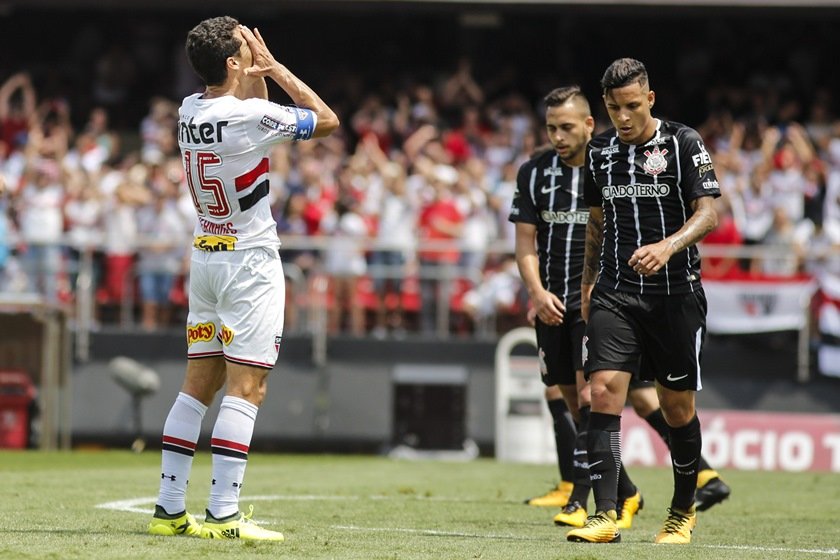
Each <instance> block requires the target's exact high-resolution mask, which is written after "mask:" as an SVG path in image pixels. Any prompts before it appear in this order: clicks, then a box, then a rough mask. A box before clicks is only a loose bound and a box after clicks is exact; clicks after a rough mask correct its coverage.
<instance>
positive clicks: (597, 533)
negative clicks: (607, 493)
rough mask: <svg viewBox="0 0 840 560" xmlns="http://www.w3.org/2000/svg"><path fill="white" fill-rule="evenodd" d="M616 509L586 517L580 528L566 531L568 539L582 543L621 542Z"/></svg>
mask: <svg viewBox="0 0 840 560" xmlns="http://www.w3.org/2000/svg"><path fill="white" fill-rule="evenodd" d="M615 520H616V516H615V511H614V510H610V511H599V512H596V513H595V515H590V516H589V517H588V518H587V519H586V524H585V525H584V526H583V527H581V528H580V529H572V530H571V531H569V532H568V533H566V540H568V541H572V542H580V543H617V542H621V533H619V532H618V526H616V524H615Z"/></svg>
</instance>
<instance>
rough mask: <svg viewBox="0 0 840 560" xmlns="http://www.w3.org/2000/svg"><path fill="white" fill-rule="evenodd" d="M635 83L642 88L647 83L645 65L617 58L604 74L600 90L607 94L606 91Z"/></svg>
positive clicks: (631, 59)
mask: <svg viewBox="0 0 840 560" xmlns="http://www.w3.org/2000/svg"><path fill="white" fill-rule="evenodd" d="M635 82H639V85H642V86H644V85H645V84H647V83H648V73H647V69H646V68H645V65H644V64H642V63H641V62H639V61H638V60H636V59H635V58H619V59H618V60H616V61H614V62H613V63H612V64H610V66H609V68H607V70H606V72H604V76H603V77H602V78H601V88H602V89H603V90H604V93H607V91H608V90H611V89H615V88H621V87H624V86H629V85H630V84H632V83H635Z"/></svg>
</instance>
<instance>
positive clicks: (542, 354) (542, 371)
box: [537, 348, 548, 377]
mask: <svg viewBox="0 0 840 560" xmlns="http://www.w3.org/2000/svg"><path fill="white" fill-rule="evenodd" d="M537 360H538V361H539V363H540V375H542V376H543V377H545V376H546V375H548V366H547V365H546V363H545V352H544V351H543V349H542V348H540V351H539V352H538V353H537Z"/></svg>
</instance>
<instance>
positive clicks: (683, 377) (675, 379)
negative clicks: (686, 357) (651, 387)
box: [665, 373, 688, 381]
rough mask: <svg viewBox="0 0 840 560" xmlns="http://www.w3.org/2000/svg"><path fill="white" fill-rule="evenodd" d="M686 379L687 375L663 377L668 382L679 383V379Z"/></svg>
mask: <svg viewBox="0 0 840 560" xmlns="http://www.w3.org/2000/svg"><path fill="white" fill-rule="evenodd" d="M686 377H688V374H687V373H686V374H685V375H680V376H678V377H674V376H673V375H671V374H670V373H669V374H668V375H666V376H665V379H667V380H668V381H679V380H680V379H685V378H686Z"/></svg>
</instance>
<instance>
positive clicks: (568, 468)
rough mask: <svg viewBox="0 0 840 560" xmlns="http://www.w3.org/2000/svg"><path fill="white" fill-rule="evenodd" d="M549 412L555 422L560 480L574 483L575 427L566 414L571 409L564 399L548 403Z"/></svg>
mask: <svg viewBox="0 0 840 560" xmlns="http://www.w3.org/2000/svg"><path fill="white" fill-rule="evenodd" d="M548 410H549V411H550V412H551V418H552V419H553V420H554V443H555V444H556V446H557V466H558V467H559V468H560V480H565V481H566V482H572V481H573V480H574V477H575V467H574V450H575V437H576V435H577V434H576V433H575V427H574V425H573V424H572V423H571V422H570V421H569V417H568V415H567V414H566V413H567V412H568V411H569V408H568V407H567V406H566V401H564V400H563V399H554V400H551V401H548Z"/></svg>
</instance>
